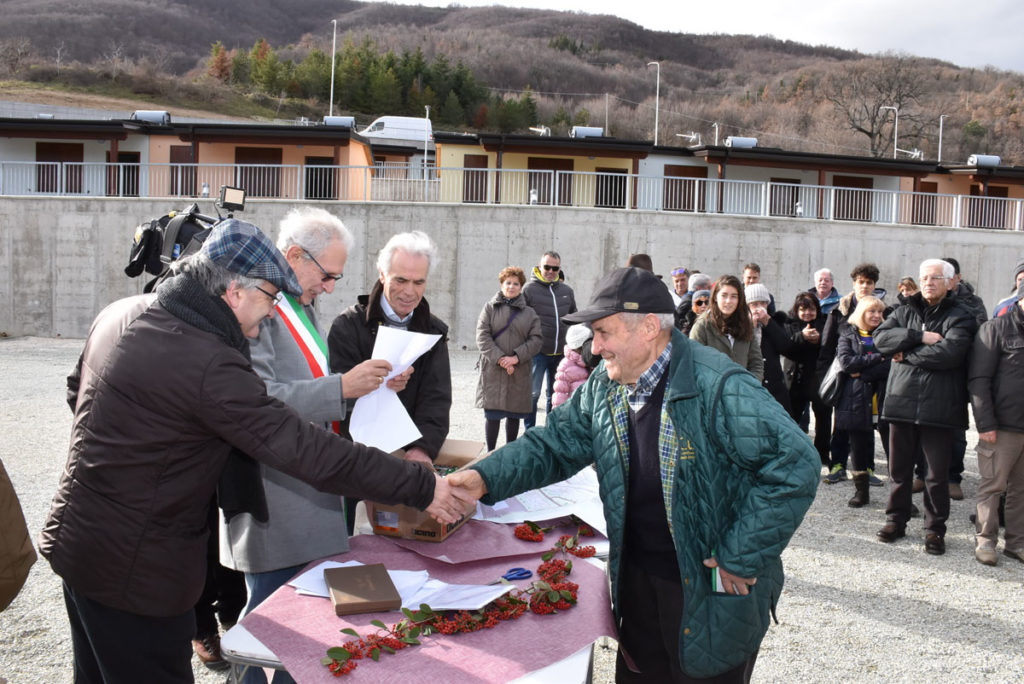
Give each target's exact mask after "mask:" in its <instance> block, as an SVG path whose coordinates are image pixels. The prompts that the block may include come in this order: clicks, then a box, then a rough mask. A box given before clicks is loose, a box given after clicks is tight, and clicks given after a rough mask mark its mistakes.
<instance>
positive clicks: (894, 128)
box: [879, 107, 900, 159]
mask: <svg viewBox="0 0 1024 684" xmlns="http://www.w3.org/2000/svg"><path fill="white" fill-rule="evenodd" d="M879 109H891V110H892V111H893V113H895V114H896V123H894V124H893V126H892V158H893V159H895V158H896V152H897V149H896V148H897V145H896V141H897V140H899V133H900V110H899V107H879Z"/></svg>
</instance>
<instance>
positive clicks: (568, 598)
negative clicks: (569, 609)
mask: <svg viewBox="0 0 1024 684" xmlns="http://www.w3.org/2000/svg"><path fill="white" fill-rule="evenodd" d="M559 593H560V594H561V595H562V598H564V599H565V600H566V601H572V592H571V591H569V590H568V589H563V590H562V591H560V592H559Z"/></svg>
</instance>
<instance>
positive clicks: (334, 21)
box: [327, 19, 338, 116]
mask: <svg viewBox="0 0 1024 684" xmlns="http://www.w3.org/2000/svg"><path fill="white" fill-rule="evenodd" d="M331 24H332V25H333V26H334V38H333V39H332V40H331V106H330V107H329V108H328V109H327V116H334V51H335V49H336V48H337V47H338V20H337V19H331Z"/></svg>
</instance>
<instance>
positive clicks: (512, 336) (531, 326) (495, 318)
mask: <svg viewBox="0 0 1024 684" xmlns="http://www.w3.org/2000/svg"><path fill="white" fill-rule="evenodd" d="M513 312H518V313H516V314H515V319H513V320H512V324H511V325H509V326H508V328H507V329H505V330H504V331H502V328H504V327H505V325H506V324H507V323H508V321H509V318H511V317H512V314H513ZM499 333H500V334H499ZM495 335H497V337H495ZM543 342H544V337H543V335H542V333H541V329H540V318H539V317H538V316H537V312H536V311H534V310H533V309H531V308H530V307H529V306H527V305H526V299H525V298H524V297H523V295H519V296H518V297H516V298H515V299H513V300H512V302H511V304H505V303H504V298H503V297H502V295H501V292H498V293H497V294H496V295H495V296H494V298H493V299H491V301H489V302H487V303H486V304H484V308H483V311H481V312H480V318H479V319H478V320H477V322H476V346H477V347H478V348H479V349H480V380H479V382H478V383H477V386H476V407H477V408H482V409H490V410H492V411H508V412H509V413H529V412H530V411H531V410H532V409H533V395H532V381H531V376H532V372H531V371H532V363H531V362H532V360H533V357H534V355H536V354H537V353H539V352H540V348H541V345H542V344H543ZM511 355H515V356H516V357H518V358H519V363H517V364H516V368H515V372H514V373H512V375H509V374H508V373H507V372H506V371H505V369H504V368H502V367H501V366H499V365H498V360H499V359H500V358H501V357H502V356H511Z"/></svg>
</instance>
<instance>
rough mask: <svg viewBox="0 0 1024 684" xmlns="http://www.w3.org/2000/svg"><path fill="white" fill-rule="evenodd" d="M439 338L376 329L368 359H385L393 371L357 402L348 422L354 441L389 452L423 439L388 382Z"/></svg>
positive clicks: (387, 329)
mask: <svg viewBox="0 0 1024 684" xmlns="http://www.w3.org/2000/svg"><path fill="white" fill-rule="evenodd" d="M440 339H441V336H440V335H425V334H423V333H414V332H409V331H408V330H402V329H400V328H389V327H387V326H383V325H382V326H381V327H380V328H378V330H377V339H376V341H375V342H374V345H373V354H372V355H371V358H374V359H385V360H387V362H388V363H390V364H391V366H392V370H391V373H389V374H388V376H387V378H386V379H385V381H384V382H383V383H382V384H381V386H380V387H378V388H377V389H376V390H374V391H373V392H370V393H369V394H367V395H365V396H362V397H360V398H359V399H357V400H356V405H355V406H354V407H353V408H352V419H351V420H350V421H349V432H350V433H351V435H352V440H353V441H355V442H360V443H361V444H366V445H367V446H372V447H377V448H378V449H380V450H382V451H387V452H392V451H395V450H396V449H401V448H402V447H404V446H405V445H406V444H409V443H410V442H415V441H416V440H417V439H419V438H420V437H421V436H422V435H421V433H420V431H419V429H418V428H417V427H416V424H415V423H413V422H412V418H410V417H409V412H408V411H406V410H405V406H403V405H402V402H401V400H399V398H398V394H396V393H395V392H394V391H393V390H390V389H388V386H387V380H390V379H391V378H393V377H394V376H396V375H399V374H401V373H404V372H405V371H406V370H407V369H408V368H409V366H411V365H412V364H413V363H414V362H415V361H416V359H418V358H419V357H421V356H423V354H425V353H426V352H428V351H429V350H430V349H431V347H433V346H434V345H435V344H437V341H438V340H440Z"/></svg>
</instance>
